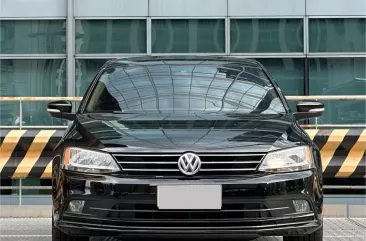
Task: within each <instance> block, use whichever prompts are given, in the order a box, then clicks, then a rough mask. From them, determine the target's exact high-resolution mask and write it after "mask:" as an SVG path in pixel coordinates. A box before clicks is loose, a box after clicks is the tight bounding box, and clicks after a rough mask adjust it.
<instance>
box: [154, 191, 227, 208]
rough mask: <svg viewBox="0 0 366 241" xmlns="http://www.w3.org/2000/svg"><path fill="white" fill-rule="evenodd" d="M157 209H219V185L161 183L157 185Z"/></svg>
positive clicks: (220, 195) (220, 197)
mask: <svg viewBox="0 0 366 241" xmlns="http://www.w3.org/2000/svg"><path fill="white" fill-rule="evenodd" d="M157 199H158V200H157V201H158V208H159V209H171V210H174V209H175V210H187V209H221V205H222V187H221V185H162V186H158V187H157Z"/></svg>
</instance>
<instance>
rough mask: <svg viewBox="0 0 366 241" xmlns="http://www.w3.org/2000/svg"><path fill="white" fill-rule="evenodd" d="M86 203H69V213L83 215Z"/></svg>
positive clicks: (79, 201)
mask: <svg viewBox="0 0 366 241" xmlns="http://www.w3.org/2000/svg"><path fill="white" fill-rule="evenodd" d="M84 203H85V201H81V200H72V201H71V202H70V203H69V211H70V212H73V213H81V212H82V211H83V208H84Z"/></svg>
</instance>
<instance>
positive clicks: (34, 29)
mask: <svg viewBox="0 0 366 241" xmlns="http://www.w3.org/2000/svg"><path fill="white" fill-rule="evenodd" d="M65 36H66V30H65V21H64V20H1V21H0V53H1V54H64V53H65V51H66V38H65Z"/></svg>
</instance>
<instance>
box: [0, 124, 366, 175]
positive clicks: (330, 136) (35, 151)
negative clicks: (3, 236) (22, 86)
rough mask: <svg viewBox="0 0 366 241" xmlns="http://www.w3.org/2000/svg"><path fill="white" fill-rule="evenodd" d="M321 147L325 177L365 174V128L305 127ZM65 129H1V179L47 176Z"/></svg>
mask: <svg viewBox="0 0 366 241" xmlns="http://www.w3.org/2000/svg"><path fill="white" fill-rule="evenodd" d="M307 133H308V134H309V136H310V137H311V138H312V139H313V140H314V142H315V143H316V145H317V146H318V147H319V149H320V150H321V155H322V161H323V163H322V164H323V172H324V177H325V178H365V177H366V173H365V172H366V129H332V130H328V129H327V130H325V129H324V130H315V129H309V130H307ZM63 134H64V130H1V131H0V177H1V178H27V177H36V178H50V177H51V157H52V151H53V149H54V148H55V146H56V145H57V143H58V142H59V140H60V138H61V137H62V136H63Z"/></svg>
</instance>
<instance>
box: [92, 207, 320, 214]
mask: <svg viewBox="0 0 366 241" xmlns="http://www.w3.org/2000/svg"><path fill="white" fill-rule="evenodd" d="M89 209H93V210H102V211H109V212H146V213H157V212H163V213H169V212H174V213H186V212H187V211H186V210H136V209H134V210H115V209H108V208H96V207H89ZM284 209H289V207H279V208H265V209H228V210H189V212H190V213H207V212H214V213H225V212H226V213H230V212H268V211H275V210H284ZM312 215H314V214H312Z"/></svg>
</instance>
